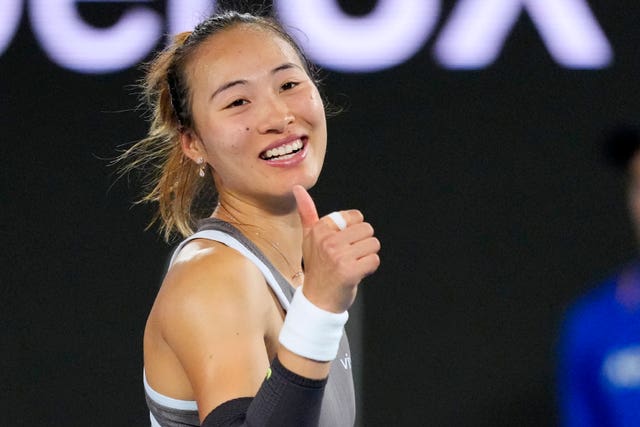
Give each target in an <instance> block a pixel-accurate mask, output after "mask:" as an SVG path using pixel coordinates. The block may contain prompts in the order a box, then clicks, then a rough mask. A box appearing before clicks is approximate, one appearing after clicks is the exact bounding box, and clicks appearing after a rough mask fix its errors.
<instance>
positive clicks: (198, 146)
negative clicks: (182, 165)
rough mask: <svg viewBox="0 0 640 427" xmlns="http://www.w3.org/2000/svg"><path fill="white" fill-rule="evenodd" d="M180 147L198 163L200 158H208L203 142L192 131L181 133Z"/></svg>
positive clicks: (187, 130)
mask: <svg viewBox="0 0 640 427" xmlns="http://www.w3.org/2000/svg"><path fill="white" fill-rule="evenodd" d="M180 146H181V147H182V152H183V153H184V155H185V156H187V157H188V158H190V159H191V160H193V161H194V162H196V163H197V161H198V159H199V158H201V157H204V158H206V153H205V151H204V145H203V144H202V141H201V140H200V138H199V137H198V135H197V134H196V133H195V132H193V131H192V130H191V129H185V130H183V131H182V132H180Z"/></svg>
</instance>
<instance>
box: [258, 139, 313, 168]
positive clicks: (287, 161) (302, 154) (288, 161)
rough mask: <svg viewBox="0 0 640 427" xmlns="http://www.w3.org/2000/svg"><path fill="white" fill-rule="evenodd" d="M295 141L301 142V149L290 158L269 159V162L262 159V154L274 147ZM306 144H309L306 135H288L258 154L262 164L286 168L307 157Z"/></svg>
mask: <svg viewBox="0 0 640 427" xmlns="http://www.w3.org/2000/svg"><path fill="white" fill-rule="evenodd" d="M297 140H300V141H301V142H302V148H301V149H300V150H299V151H297V152H296V153H293V154H292V155H291V156H290V157H289V156H285V158H282V159H280V158H277V159H271V160H265V159H263V158H262V154H263V153H265V152H266V151H268V150H271V149H273V148H276V147H280V146H281V145H285V144H289V143H292V142H294V141H297ZM308 142H309V137H308V136H307V135H290V136H288V137H286V138H282V139H279V140H278V141H276V142H274V143H272V144H270V145H268V146H267V147H266V148H265V149H264V150H263V151H261V152H260V154H259V157H260V160H262V161H263V162H266V163H267V164H268V165H270V166H275V167H288V166H294V165H297V164H298V163H300V162H302V161H303V160H304V159H305V158H306V157H307V148H308Z"/></svg>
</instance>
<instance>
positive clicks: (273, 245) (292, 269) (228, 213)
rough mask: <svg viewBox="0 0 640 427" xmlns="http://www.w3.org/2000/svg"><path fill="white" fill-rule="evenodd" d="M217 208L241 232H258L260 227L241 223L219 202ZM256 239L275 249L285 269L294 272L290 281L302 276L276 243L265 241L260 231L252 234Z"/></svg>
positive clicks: (302, 273)
mask: <svg viewBox="0 0 640 427" xmlns="http://www.w3.org/2000/svg"><path fill="white" fill-rule="evenodd" d="M218 206H219V207H220V208H221V209H222V210H224V211H225V213H226V214H227V215H229V217H231V218H232V219H233V221H234V222H230V224H233V225H235V226H236V227H237V228H239V229H240V230H242V229H243V228H245V227H255V228H257V229H258V230H260V227H258V226H257V225H251V224H244V223H241V222H240V221H239V220H238V219H237V218H236V217H235V216H234V215H233V214H232V213H231V212H229V210H228V209H227V208H226V207H225V206H224V205H223V204H222V203H220V202H218ZM253 233H254V234H255V235H256V237H259V238H260V239H261V240H263V241H265V242H267V243H268V244H269V246H271V247H272V248H273V249H275V251H276V252H277V253H278V255H280V256H281V257H282V259H283V260H284V262H285V263H286V264H287V267H289V271H294V272H295V273H294V274H293V275H292V276H291V280H292V281H293V280H295V279H297V278H298V277H301V276H303V275H304V271H303V270H297V271H296V269H295V268H293V266H292V265H291V263H290V262H289V260H288V259H287V257H286V256H285V255H284V253H282V251H281V250H280V248H279V247H278V244H277V243H274V242H272V241H271V240H269V239H267V238H266V237H264V236H263V235H262V234H261V233H260V231H254V232H253Z"/></svg>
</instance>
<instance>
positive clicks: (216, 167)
mask: <svg viewBox="0 0 640 427" xmlns="http://www.w3.org/2000/svg"><path fill="white" fill-rule="evenodd" d="M187 78H188V81H189V85H190V90H191V96H192V106H191V107H192V113H193V119H194V123H195V132H188V133H187V136H186V137H183V147H185V151H186V153H187V155H189V157H191V158H194V159H195V158H197V157H199V156H203V157H205V159H206V161H207V163H209V164H210V165H211V166H212V168H213V175H214V179H215V183H216V188H217V190H218V193H219V194H220V196H221V197H223V196H224V195H225V194H232V195H234V196H235V197H241V198H248V199H249V200H259V199H261V198H265V197H266V198H272V197H273V196H280V197H282V196H288V197H290V195H291V189H292V187H293V185H294V184H301V185H303V186H305V187H307V188H309V187H311V186H313V185H314V184H315V182H316V181H317V179H318V176H319V174H320V170H321V168H322V163H323V161H324V155H325V151H326V144H327V129H326V120H325V113H324V106H323V104H322V100H321V97H320V95H319V93H318V90H317V88H316V86H315V84H314V83H313V81H312V80H311V78H310V77H309V76H308V75H307V73H306V72H305V71H304V67H303V65H302V62H301V60H300V58H299V57H298V55H297V54H296V52H295V50H294V49H293V48H292V47H291V46H290V45H289V44H288V43H287V42H286V41H285V40H283V39H282V38H280V37H279V36H277V35H276V34H275V33H273V32H271V31H269V30H265V29H262V28H259V27H256V26H251V25H242V24H241V25H238V26H236V27H233V28H231V29H228V30H225V31H223V32H220V33H218V34H216V35H214V36H212V37H211V38H210V39H209V40H207V41H205V42H204V43H203V44H202V45H201V46H200V47H199V48H198V51H197V52H196V53H195V56H194V58H193V59H192V60H191V62H190V63H189V64H188V74H187ZM185 138H186V143H185ZM194 147H196V149H197V150H199V152H198V154H197V155H194V153H195V152H194V151H193V148H194Z"/></svg>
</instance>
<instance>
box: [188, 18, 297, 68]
mask: <svg viewBox="0 0 640 427" xmlns="http://www.w3.org/2000/svg"><path fill="white" fill-rule="evenodd" d="M286 62H291V63H294V64H296V65H299V66H300V67H301V68H303V65H302V60H301V59H300V57H299V55H298V54H297V52H296V50H295V49H294V48H293V46H291V44H290V43H289V42H288V41H286V40H284V39H283V38H282V37H281V36H280V35H278V34H277V33H276V32H275V31H273V30H270V29H267V28H262V27H259V26H257V25H251V24H239V25H236V26H234V27H232V28H229V29H226V30H223V31H221V32H219V33H216V34H214V35H212V36H210V37H209V38H208V39H207V40H205V41H204V42H203V43H202V45H201V46H200V47H199V48H198V50H197V51H196V52H195V54H194V56H193V58H192V61H191V64H190V65H191V66H188V68H190V73H189V74H190V75H191V77H192V78H195V79H196V80H199V79H201V78H205V79H206V80H207V81H211V80H215V81H220V80H228V79H231V78H232V79H248V78H250V77H251V76H252V75H255V74H258V73H264V72H265V70H272V69H273V68H275V67H277V66H279V65H282V64H283V63H286Z"/></svg>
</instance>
